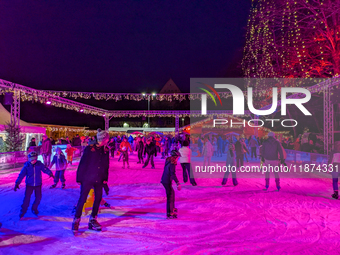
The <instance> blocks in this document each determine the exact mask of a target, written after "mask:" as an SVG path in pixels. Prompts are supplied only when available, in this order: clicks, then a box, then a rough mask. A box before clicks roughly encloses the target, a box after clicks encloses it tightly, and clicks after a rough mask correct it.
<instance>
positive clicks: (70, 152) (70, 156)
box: [65, 144, 77, 165]
mask: <svg viewBox="0 0 340 255" xmlns="http://www.w3.org/2000/svg"><path fill="white" fill-rule="evenodd" d="M76 150H77V148H74V147H72V146H71V144H67V148H66V150H65V152H66V155H67V163H69V164H71V165H72V161H73V154H74V152H75V151H76Z"/></svg>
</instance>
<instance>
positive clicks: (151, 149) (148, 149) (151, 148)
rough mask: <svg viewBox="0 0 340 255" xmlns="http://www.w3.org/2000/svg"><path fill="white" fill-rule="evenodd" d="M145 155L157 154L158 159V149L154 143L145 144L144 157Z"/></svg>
mask: <svg viewBox="0 0 340 255" xmlns="http://www.w3.org/2000/svg"><path fill="white" fill-rule="evenodd" d="M145 154H148V155H152V154H155V157H157V148H156V145H155V143H154V142H151V143H150V144H145V148H144V155H145Z"/></svg>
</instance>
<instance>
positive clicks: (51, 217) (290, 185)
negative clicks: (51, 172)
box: [0, 155, 340, 254]
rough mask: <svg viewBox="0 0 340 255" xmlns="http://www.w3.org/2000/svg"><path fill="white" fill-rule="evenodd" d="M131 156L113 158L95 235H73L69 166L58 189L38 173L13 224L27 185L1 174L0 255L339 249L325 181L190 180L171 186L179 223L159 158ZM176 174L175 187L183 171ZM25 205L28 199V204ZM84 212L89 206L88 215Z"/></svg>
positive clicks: (336, 204) (75, 192)
mask: <svg viewBox="0 0 340 255" xmlns="http://www.w3.org/2000/svg"><path fill="white" fill-rule="evenodd" d="M136 161H137V160H136V156H135V155H134V156H130V162H131V163H130V165H131V168H130V169H122V162H117V158H115V159H113V160H111V167H110V175H109V186H110V194H109V196H104V198H105V199H106V200H107V201H108V202H109V203H110V204H111V205H112V206H113V209H105V208H101V210H100V214H99V216H98V221H99V222H100V223H101V224H102V226H103V231H102V232H94V231H90V230H88V229H87V223H88V217H89V216H85V217H83V218H82V221H81V225H80V231H79V234H78V235H76V236H75V235H74V234H73V233H72V231H71V222H72V220H73V215H72V209H73V206H74V205H75V204H76V202H77V199H78V196H79V191H80V189H79V186H78V185H77V184H76V182H75V173H76V165H75V166H72V167H71V168H70V169H69V170H67V172H66V188H67V189H65V190H62V189H61V187H60V183H59V185H58V187H57V188H56V189H54V190H50V189H49V186H50V185H51V184H52V183H53V181H52V179H49V178H48V176H47V175H45V174H43V199H42V201H41V204H40V207H39V211H40V215H39V217H36V216H34V215H33V214H32V213H31V211H30V209H29V211H28V213H27V214H26V215H25V218H23V220H21V221H19V211H20V206H21V203H22V200H23V197H24V191H25V184H24V182H23V183H22V184H21V185H20V190H19V191H17V192H14V191H13V187H14V181H15V179H16V178H17V176H18V172H17V171H6V172H3V174H0V192H1V196H0V215H1V217H0V221H1V222H2V223H3V226H2V228H1V229H0V254H145V253H146V254H339V251H340V236H339V231H340V227H339V226H340V224H339V221H340V219H339V209H340V201H337V200H333V199H331V197H330V195H331V194H332V186H331V179H330V178H323V179H320V178H318V179H316V178H315V179H301V178H300V179H282V180H281V187H282V189H281V191H280V192H277V191H276V188H275V183H274V180H271V186H270V188H269V190H268V191H264V190H263V188H264V179H262V178H259V179H239V180H238V181H239V185H238V186H237V187H234V186H232V183H231V181H230V180H228V183H227V186H226V187H222V186H221V179H197V183H198V186H196V187H193V186H191V185H190V184H185V185H182V187H183V188H182V190H181V191H177V190H176V207H177V208H178V214H179V217H178V219H175V220H166V219H165V202H166V199H165V190H164V188H163V186H162V185H161V184H160V179H161V175H162V169H163V165H164V160H161V159H160V157H159V156H158V157H157V158H156V160H155V165H156V169H151V167H150V165H149V166H148V167H147V168H145V169H142V168H141V167H142V166H141V165H140V164H136ZM177 176H178V177H179V179H180V182H181V183H183V177H182V170H181V167H180V165H178V166H177ZM32 202H33V197H32V199H31V203H32ZM88 213H89V211H88V212H87V214H88Z"/></svg>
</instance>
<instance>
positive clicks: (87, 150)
mask: <svg viewBox="0 0 340 255" xmlns="http://www.w3.org/2000/svg"><path fill="white" fill-rule="evenodd" d="M78 138H79V141H80V146H81V147H82V157H81V160H80V162H79V166H78V169H77V178H76V181H77V183H78V184H80V197H79V200H78V203H77V205H76V207H75V217H74V220H73V223H72V230H73V231H77V230H78V228H79V224H80V218H81V214H82V211H83V208H84V204H85V203H86V200H87V198H88V194H89V193H90V191H91V190H93V194H94V202H93V208H92V213H91V217H90V221H89V229H92V230H97V231H100V230H101V225H100V224H99V223H98V221H97V214H98V210H99V206H100V205H101V204H102V203H103V198H102V194H103V189H104V190H105V192H106V193H107V194H108V193H109V188H108V185H107V182H108V175H109V165H110V157H111V158H114V157H115V156H116V155H117V156H118V155H119V158H118V161H120V160H122V167H123V168H125V167H127V168H129V166H130V165H129V155H131V154H133V153H136V154H137V156H138V162H137V163H138V164H142V168H145V167H147V166H148V164H149V163H150V164H151V169H154V168H155V163H154V157H157V155H160V157H161V158H162V159H165V163H164V167H163V166H162V167H163V175H162V178H161V183H162V185H163V186H164V188H165V194H166V198H167V203H166V217H167V219H175V218H177V209H176V208H175V191H174V189H173V188H172V182H175V183H176V184H177V189H178V190H181V185H180V182H179V180H178V178H177V176H176V171H175V169H176V165H177V162H178V159H179V163H180V165H181V167H182V170H183V181H184V183H187V182H188V181H190V184H191V185H193V186H196V185H197V183H196V180H195V178H194V175H193V172H192V168H191V156H192V148H190V146H189V145H190V137H189V136H186V135H182V136H178V137H172V136H159V135H153V136H148V137H147V136H135V137H132V136H131V135H130V136H129V137H128V136H125V135H124V136H122V137H120V136H115V137H111V138H110V136H109V134H108V132H106V131H102V130H100V129H99V130H98V133H97V136H96V138H95V139H94V140H93V139H92V138H87V137H85V138H83V137H82V138H80V137H79V136H78V135H77V136H76V137H75V138H74V139H73V140H72V142H74V141H76V145H77V146H78V144H79V141H78ZM72 142H71V143H72ZM73 144H74V143H73ZM194 144H197V149H196V151H197V156H198V157H203V162H204V165H205V166H209V165H211V158H212V157H213V156H215V157H225V160H226V166H236V167H237V168H239V167H241V166H243V164H244V160H246V161H248V157H247V155H248V156H250V158H251V159H259V160H260V161H261V165H265V166H267V167H269V166H270V165H271V166H277V165H280V164H286V163H285V159H286V153H285V147H284V145H283V144H282V142H280V141H278V140H277V139H276V138H275V135H274V133H273V132H270V133H268V137H267V138H266V139H258V138H256V137H255V136H251V137H249V138H248V139H245V138H241V137H239V136H237V137H229V138H227V139H222V138H221V137H218V136H204V137H202V139H201V137H199V138H198V139H197V140H196V143H194ZM51 145H52V142H51V140H50V139H49V138H48V137H47V136H44V137H43V141H42V144H41V150H40V152H41V154H42V155H43V161H44V163H42V162H40V161H39V160H37V157H38V154H37V153H36V152H35V151H34V150H33V151H31V152H30V153H29V155H28V161H27V162H26V164H25V165H24V167H23V168H22V170H21V172H20V174H19V176H18V179H17V181H16V182H15V188H14V190H15V191H16V190H17V189H19V185H20V183H21V181H22V180H23V179H24V178H25V177H26V191H25V198H24V202H23V204H22V206H21V211H20V215H19V217H20V218H22V217H23V216H24V215H25V213H26V212H27V209H28V206H29V202H30V197H31V195H32V193H33V192H34V193H35V201H34V203H33V206H32V212H33V213H34V214H36V215H38V213H39V212H38V205H39V203H40V200H41V185H42V173H45V174H47V175H49V176H50V177H52V178H54V184H53V185H52V186H51V187H50V188H55V187H56V186H57V184H58V182H59V181H61V183H62V188H65V175H64V173H65V170H66V168H67V166H68V165H69V164H72V154H73V152H74V148H73V147H72V145H71V144H68V145H67V149H66V150H68V149H69V150H68V151H70V156H69V154H68V152H67V151H66V153H67V156H65V155H64V154H63V152H62V151H61V149H60V148H57V149H56V153H55V155H54V156H53V158H52V162H50V159H51ZM330 160H331V161H330V162H331V163H333V164H334V163H336V164H340V150H339V151H333V152H332V154H331V156H330ZM54 165H55V166H56V172H55V175H54V174H53V173H52V171H51V170H50V169H51V167H52V166H54ZM229 169H230V168H229ZM230 173H231V175H232V183H233V185H234V186H237V185H238V181H237V176H236V172H231V171H230V170H229V171H226V173H225V175H224V177H223V180H222V185H226V183H227V180H228V178H229V175H230ZM269 175H270V173H269V172H266V174H265V190H267V189H268V188H269V181H270V176H269ZM274 175H275V183H276V187H277V190H280V189H281V186H280V177H279V174H278V173H274ZM332 177H333V188H334V194H333V195H332V197H333V198H335V199H338V177H339V174H338V173H336V174H335V173H333V174H332ZM104 202H105V201H104Z"/></svg>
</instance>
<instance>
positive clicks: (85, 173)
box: [77, 144, 110, 183]
mask: <svg viewBox="0 0 340 255" xmlns="http://www.w3.org/2000/svg"><path fill="white" fill-rule="evenodd" d="M109 167H110V157H109V148H108V147H105V146H100V147H99V146H97V145H95V144H91V145H89V146H87V147H86V148H85V150H84V153H83V156H82V157H81V159H80V162H79V166H78V170H77V182H80V183H82V182H90V183H95V182H97V183H103V181H107V180H108V178H109Z"/></svg>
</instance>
